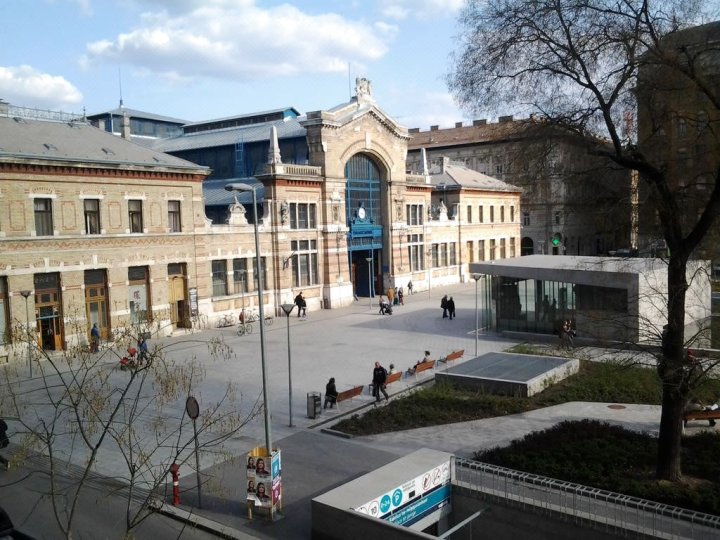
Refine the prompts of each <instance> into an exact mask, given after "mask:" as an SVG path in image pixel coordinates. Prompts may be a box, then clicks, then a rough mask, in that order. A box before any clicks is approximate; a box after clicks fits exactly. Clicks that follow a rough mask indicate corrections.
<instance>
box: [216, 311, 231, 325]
mask: <svg viewBox="0 0 720 540" xmlns="http://www.w3.org/2000/svg"><path fill="white" fill-rule="evenodd" d="M234 319H235V317H234V316H233V314H232V313H227V314H225V315H223V316H222V317H220V318H219V319H218V322H217V327H218V328H225V327H226V326H232V325H233V324H235V320H234Z"/></svg>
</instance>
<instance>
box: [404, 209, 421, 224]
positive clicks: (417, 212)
mask: <svg viewBox="0 0 720 540" xmlns="http://www.w3.org/2000/svg"><path fill="white" fill-rule="evenodd" d="M424 209H425V206H424V205H422V204H406V205H405V210H406V212H405V219H406V221H407V224H408V225H422V224H423V221H424V219H423V218H424V215H425V212H424Z"/></svg>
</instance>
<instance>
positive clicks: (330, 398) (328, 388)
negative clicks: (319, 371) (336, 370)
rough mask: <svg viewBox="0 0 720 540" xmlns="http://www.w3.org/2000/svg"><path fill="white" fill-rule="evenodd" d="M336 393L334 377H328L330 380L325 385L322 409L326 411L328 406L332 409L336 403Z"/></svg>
mask: <svg viewBox="0 0 720 540" xmlns="http://www.w3.org/2000/svg"><path fill="white" fill-rule="evenodd" d="M337 397H338V391H337V388H335V377H330V380H329V381H328V383H327V384H326V385H325V403H324V404H323V409H327V407H328V405H330V408H331V409H332V407H333V405H335V404H336V403H337Z"/></svg>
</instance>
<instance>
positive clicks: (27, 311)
mask: <svg viewBox="0 0 720 540" xmlns="http://www.w3.org/2000/svg"><path fill="white" fill-rule="evenodd" d="M20 294H21V295H22V297H23V298H24V299H25V334H26V335H27V351H28V354H27V357H28V358H27V359H28V366H29V367H30V378H31V379H32V376H33V373H32V351H31V350H30V308H29V307H28V298H29V297H30V295H31V294H32V291H20Z"/></svg>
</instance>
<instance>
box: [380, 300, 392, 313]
mask: <svg viewBox="0 0 720 540" xmlns="http://www.w3.org/2000/svg"><path fill="white" fill-rule="evenodd" d="M380 315H392V306H391V305H390V304H389V303H388V302H383V303H381V304H380Z"/></svg>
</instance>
